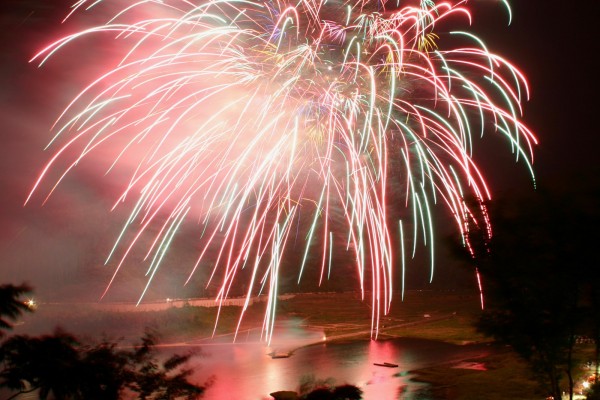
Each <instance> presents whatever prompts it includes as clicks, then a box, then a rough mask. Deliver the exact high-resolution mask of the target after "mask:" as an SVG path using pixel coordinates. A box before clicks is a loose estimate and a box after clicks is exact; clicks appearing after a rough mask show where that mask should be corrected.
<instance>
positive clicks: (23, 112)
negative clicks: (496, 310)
mask: <svg viewBox="0 0 600 400" xmlns="http://www.w3.org/2000/svg"><path fill="white" fill-rule="evenodd" d="M48 3H52V5H49V4H48ZM59 3H61V2H60V1H57V2H49V1H46V0H38V1H36V0H29V1H27V0H4V1H2V3H1V5H0V24H1V27H0V31H1V34H0V35H1V36H0V37H1V39H0V47H1V51H0V88H1V91H0V102H1V107H0V124H1V129H0V135H1V136H0V143H1V147H0V152H1V153H0V190H1V193H2V196H1V197H0V221H1V224H0V283H4V282H11V283H20V282H22V281H27V282H29V283H30V284H32V285H33V286H34V287H35V288H36V292H37V293H38V294H39V295H41V296H46V297H47V298H50V297H52V298H54V299H72V298H80V299H85V300H95V299H98V296H99V295H100V293H101V291H102V290H103V289H104V285H105V283H106V279H107V278H108V277H109V275H110V272H111V271H106V270H103V269H102V268H100V267H99V265H100V263H101V260H102V258H103V257H104V255H105V253H106V252H107V250H108V248H109V246H110V245H111V244H112V240H113V238H114V234H115V232H116V229H118V228H119V226H120V223H121V221H122V218H123V216H119V215H118V214H119V211H117V212H113V213H109V212H108V208H110V206H111V205H112V198H111V197H110V196H111V194H114V193H115V187H116V186H117V185H118V182H117V181H116V180H113V179H112V178H109V179H102V180H101V181H102V184H98V183H97V181H98V180H97V179H94V178H93V177H91V172H90V171H91V170H92V166H91V165H89V164H87V165H86V164H85V163H82V166H81V168H78V169H77V170H76V171H74V172H73V174H72V175H70V177H69V179H67V180H66V181H65V183H64V185H62V186H61V187H60V188H59V190H58V192H57V193H56V194H55V195H53V197H52V198H51V200H50V201H49V202H48V203H47V204H46V205H44V206H43V207H42V205H41V204H42V202H43V196H42V195H37V196H36V198H35V199H34V201H32V202H31V204H28V205H27V206H26V207H23V202H24V201H25V198H26V197H27V194H28V191H29V189H30V188H31V186H32V185H33V183H34V182H35V178H36V176H37V174H38V173H39V172H40V170H41V168H42V167H43V165H44V164H45V162H46V161H47V159H48V157H49V154H50V153H49V152H44V151H43V148H44V147H45V145H46V144H47V143H48V141H49V139H50V137H51V135H50V127H51V125H52V122H53V121H54V119H55V118H56V117H57V116H58V115H59V113H60V112H61V111H62V109H63V108H64V107H65V105H66V104H67V100H68V99H70V98H71V97H72V96H73V94H75V93H76V92H77V90H78V89H79V86H78V85H80V84H81V83H82V82H80V81H79V76H80V75H78V71H77V67H78V66H79V64H81V65H82V68H93V67H89V66H87V67H86V66H84V65H85V61H86V60H88V59H91V57H93V55H94V54H93V53H94V48H93V46H92V47H90V48H89V49H88V52H87V53H85V54H78V55H74V54H71V55H70V57H71V58H70V59H65V58H62V59H61V57H57V58H55V59H54V62H52V63H51V66H49V67H47V68H42V69H37V67H35V66H34V65H31V64H29V63H28V59H29V58H30V57H31V56H32V55H33V54H34V53H35V52H36V51H37V50H39V49H41V48H42V47H43V46H44V45H46V44H47V43H48V42H50V40H51V39H52V38H53V37H55V36H56V35H57V34H59V33H60V32H62V31H63V30H68V29H69V28H68V27H61V26H60V23H59V22H60V18H61V17H62V16H64V15H65V13H66V11H67V10H68V7H67V6H68V4H69V1H66V2H63V3H64V6H65V7H63V6H62V5H61V4H59ZM511 5H512V8H513V17H514V20H513V24H512V25H511V26H509V27H508V26H506V21H507V16H506V12H505V10H504V8H503V7H502V6H500V5H499V4H498V2H496V1H494V0H472V1H471V2H470V8H471V9H472V10H473V12H474V21H475V22H476V24H475V26H474V27H473V29H472V32H476V33H477V34H478V35H479V36H480V37H481V38H483V39H484V41H485V42H486V44H487V46H488V48H490V49H491V50H492V51H493V52H496V53H499V54H501V55H503V56H505V57H506V58H508V59H510V60H511V61H512V62H513V63H515V64H516V65H517V66H519V67H520V68H521V70H522V71H523V72H524V73H525V75H526V76H527V77H528V80H529V83H530V88H531V92H532V96H531V100H530V101H529V102H528V103H526V104H525V117H524V120H525V122H526V123H527V124H528V126H529V127H530V128H532V129H533V131H534V132H535V133H536V135H537V137H538V139H539V141H540V145H539V146H538V148H537V149H536V152H535V161H534V168H535V171H536V174H537V181H538V185H540V186H550V187H561V188H563V189H565V190H567V191H568V190H569V185H570V184H571V182H573V179H588V180H590V184H591V185H597V184H598V182H599V181H598V176H597V175H595V174H594V173H593V171H598V168H597V166H598V161H597V159H598V157H597V155H596V153H597V151H598V145H599V144H600V141H599V139H598V136H599V132H598V128H597V126H598V124H597V122H596V121H597V120H596V118H598V116H597V115H596V114H598V112H599V110H600V108H599V107H598V101H597V98H598V93H597V89H598V79H597V77H598V72H597V71H598V63H597V61H592V60H593V59H594V58H595V53H596V52H597V50H598V42H597V36H598V35H597V25H598V22H597V21H596V20H594V18H597V16H598V15H599V14H598V12H599V11H600V10H599V3H598V2H597V0H584V1H577V2H565V1H557V0H512V1H511ZM75 57H77V59H76V58H75ZM74 60H75V61H74ZM478 161H479V163H480V165H482V169H483V170H484V171H485V172H486V174H487V177H488V180H489V182H490V184H491V187H492V190H493V193H492V194H493V196H495V197H502V196H515V195H518V194H523V193H528V192H531V191H533V190H534V189H533V184H532V182H531V180H530V179H529V176H528V172H527V169H526V167H525V166H524V165H523V164H515V163H514V157H513V156H512V155H511V154H510V151H509V146H508V144H507V143H505V142H501V141H494V140H484V142H483V145H482V147H481V153H480V155H479V156H478ZM574 190H575V189H574ZM574 195H576V193H574ZM441 230H442V231H443V233H444V234H445V230H444V229H443V223H442V229H441ZM180 246H181V251H179V252H178V253H177V255H174V256H173V257H177V260H175V261H180V262H182V263H185V262H188V261H190V260H193V257H194V254H195V253H193V254H192V252H191V251H189V249H190V248H191V249H192V250H193V249H194V245H193V243H187V242H186V241H185V240H183V242H182V243H181V244H180ZM186 248H188V250H185V249H186ZM188 253H189V254H188ZM438 269H441V270H442V272H440V273H441V275H442V276H444V260H440V259H439V258H438ZM446 273H447V271H446ZM130 278H131V280H132V282H133V283H131V282H128V283H127V284H125V283H124V284H123V285H119V284H117V285H116V286H115V287H114V290H113V292H111V293H112V296H113V298H114V299H120V298H127V294H128V292H129V291H135V292H136V293H139V289H140V287H141V285H142V284H143V282H141V281H139V280H138V278H137V277H130ZM434 279H435V278H434ZM125 280H126V279H125V278H124V281H125ZM166 284H167V285H172V289H170V290H173V291H174V293H179V294H181V295H186V294H189V295H193V293H185V291H184V290H183V289H180V282H179V281H178V280H177V279H175V278H174V279H172V280H171V281H169V280H168V279H167V282H166Z"/></svg>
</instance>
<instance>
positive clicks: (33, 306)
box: [25, 299, 37, 310]
mask: <svg viewBox="0 0 600 400" xmlns="http://www.w3.org/2000/svg"><path fill="white" fill-rule="evenodd" d="M25 305H26V306H27V308H29V309H30V310H35V309H37V303H36V302H35V300H33V299H29V300H27V301H26V302H25Z"/></svg>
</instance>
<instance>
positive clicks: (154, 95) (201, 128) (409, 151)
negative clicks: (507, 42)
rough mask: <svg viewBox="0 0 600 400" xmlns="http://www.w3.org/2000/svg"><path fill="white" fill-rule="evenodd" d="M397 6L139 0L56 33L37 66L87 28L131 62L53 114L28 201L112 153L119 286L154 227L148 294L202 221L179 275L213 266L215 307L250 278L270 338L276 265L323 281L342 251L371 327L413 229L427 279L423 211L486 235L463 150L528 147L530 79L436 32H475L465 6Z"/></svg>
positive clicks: (479, 189) (460, 38)
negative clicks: (173, 248) (46, 155)
mask: <svg viewBox="0 0 600 400" xmlns="http://www.w3.org/2000/svg"><path fill="white" fill-rule="evenodd" d="M399 3H400V4H399V5H398V4H396V3H394V4H393V5H392V3H391V2H390V3H388V2H386V1H381V0H380V1H378V2H375V1H367V0H363V1H356V2H349V1H346V2H342V1H338V0H329V1H326V0H301V1H297V2H292V1H289V0H273V1H247V0H216V1H197V2H196V1H194V0H162V1H160V0H143V1H139V2H135V3H131V4H130V5H128V6H127V7H125V8H121V9H118V11H117V12H115V13H114V14H112V16H111V17H110V18H109V19H108V20H107V21H106V23H104V24H101V25H99V26H94V27H92V28H89V29H87V30H83V31H79V32H77V33H74V34H72V35H69V36H65V37H63V38H62V39H60V40H58V41H55V42H54V43H52V44H50V45H49V46H48V47H46V48H45V49H43V50H42V51H41V52H39V53H38V54H37V55H36V56H35V57H33V59H32V61H35V62H37V63H39V65H42V64H44V63H45V62H46V61H48V59H50V58H52V57H56V56H58V54H59V53H60V52H61V51H62V50H63V48H65V47H68V46H71V45H72V44H73V43H77V42H81V41H84V43H85V41H86V40H88V39H89V38H90V37H92V36H96V35H111V37H112V39H114V44H113V46H114V47H115V48H117V49H121V50H123V52H122V55H121V57H120V59H119V61H118V63H116V64H115V65H111V66H110V67H108V68H107V69H106V70H105V72H104V73H103V74H101V75H100V76H98V77H96V78H95V79H94V80H92V81H91V82H90V83H89V85H88V86H87V87H86V88H85V89H84V90H82V91H81V93H80V94H79V95H78V96H76V97H75V98H74V99H73V100H72V101H71V103H70V104H69V105H68V106H67V107H66V109H65V111H64V112H63V113H62V114H61V115H60V117H59V118H58V120H57V122H56V125H55V130H56V135H55V138H54V140H53V141H52V143H51V144H52V145H53V146H57V150H56V151H55V153H54V154H55V155H54V156H53V157H52V158H51V159H50V161H49V162H48V164H47V165H46V167H45V168H44V170H43V171H42V173H41V174H40V177H39V179H38V180H37V182H36V183H35V185H34V187H33V190H32V194H33V192H34V191H36V190H39V186H40V185H41V182H43V181H45V180H44V178H45V177H46V175H47V174H48V173H49V171H50V170H52V169H56V168H57V164H58V163H59V160H60V162H66V163H67V165H68V166H67V168H65V169H64V173H63V174H62V176H61V177H60V178H59V179H58V180H57V182H56V184H55V185H54V186H53V187H52V188H51V189H50V190H49V191H48V192H49V194H48V196H49V195H50V194H51V193H52V192H53V191H54V190H55V189H56V187H57V186H58V184H59V183H60V182H61V181H62V180H63V178H64V177H65V176H66V175H67V173H68V172H69V171H70V170H71V169H72V168H74V167H75V166H76V165H77V163H78V162H79V161H80V160H82V159H83V158H84V157H86V155H87V154H89V153H91V152H95V151H99V149H108V151H109V152H112V155H113V156H112V161H111V165H110V167H109V168H108V170H109V172H110V171H111V169H112V168H117V167H118V166H120V165H126V166H127V167H131V166H132V165H133V166H134V167H131V168H130V170H129V179H128V181H126V182H124V185H123V191H122V194H121V196H120V197H119V198H118V200H117V201H116V203H115V207H116V206H117V205H118V204H119V203H121V202H123V201H124V200H125V198H129V197H133V198H135V199H137V200H136V203H135V205H133V207H132V210H131V214H130V217H129V218H128V220H127V221H126V222H125V224H124V227H123V230H122V233H121V235H120V236H119V237H118V238H117V240H116V244H115V246H114V248H113V249H112V251H111V252H110V256H109V259H108V260H107V262H112V261H111V260H113V259H115V261H114V262H112V265H114V266H115V271H114V275H116V274H117V273H118V272H119V270H120V269H121V268H122V267H123V266H124V265H125V264H126V261H127V259H128V256H129V255H130V254H131V252H132V251H133V249H134V248H136V247H137V246H140V245H141V243H142V242H144V241H142V239H141V238H142V237H147V236H148V235H150V236H152V240H151V244H150V245H149V246H148V247H149V248H148V249H147V250H145V251H146V252H147V256H146V257H147V260H148V271H147V275H148V285H150V283H151V282H152V278H153V276H154V275H155V274H156V272H157V270H158V269H159V267H160V266H161V261H162V260H163V258H164V256H165V254H166V253H167V252H168V250H169V246H170V244H171V243H172V241H173V239H174V237H175V235H176V233H177V232H178V230H180V228H181V226H182V225H183V224H184V223H187V222H188V221H192V220H193V221H197V226H198V227H199V229H198V232H199V233H198V236H199V238H198V242H199V243H200V250H199V253H198V257H197V262H196V263H195V265H193V266H191V268H190V274H189V278H188V281H189V279H191V278H192V277H193V276H194V273H195V271H197V270H198V269H199V268H207V267H208V266H209V265H210V268H211V273H210V279H209V283H210V281H213V280H220V287H221V289H220V291H219V293H218V295H217V300H220V301H222V300H224V299H226V298H227V297H228V295H229V293H230V292H231V288H232V285H233V284H234V282H235V281H236V277H237V276H238V275H239V272H240V271H241V270H242V269H248V270H250V271H251V274H249V275H250V278H249V282H247V288H248V289H247V294H246V299H247V302H246V307H247V305H248V304H249V301H250V299H251V297H252V296H254V295H255V294H256V293H258V292H265V293H267V294H268V298H269V302H268V304H269V307H268V311H267V313H266V315H265V321H264V331H265V333H266V335H267V337H268V338H270V336H271V334H272V328H273V322H274V317H275V311H274V310H275V303H276V297H277V293H278V279H279V276H280V267H281V265H282V261H283V260H284V258H285V257H286V255H287V254H289V253H291V252H294V253H298V252H299V253H300V255H301V256H300V257H299V260H300V262H299V267H298V271H299V273H298V279H300V277H301V276H302V274H303V271H304V270H305V268H307V267H308V266H310V267H313V266H314V264H317V268H320V279H328V278H329V276H330V274H331V273H332V264H333V261H332V254H333V249H334V248H336V249H339V248H343V249H345V250H346V251H347V252H348V254H349V255H350V256H351V258H352V259H353V260H354V262H355V265H356V272H357V274H358V276H359V278H360V279H359V282H360V286H361V287H360V289H361V291H362V293H363V296H365V294H366V293H370V295H371V297H372V298H371V300H372V305H373V307H372V309H373V314H372V331H373V332H374V334H375V335H376V333H377V331H378V324H379V318H380V315H382V314H385V313H387V312H388V310H389V306H390V302H391V299H392V289H393V288H392V277H393V276H394V274H395V270H396V269H399V268H401V270H402V272H401V275H402V278H403V277H404V265H405V253H406V257H409V256H410V253H411V249H409V248H406V249H405V242H407V243H408V240H405V237H409V236H410V237H411V238H412V239H411V240H410V242H412V253H413V255H414V252H415V251H416V246H417V243H422V244H424V245H426V246H428V247H429V249H430V254H431V274H433V265H434V257H433V254H434V249H433V242H434V240H433V237H434V227H433V221H432V217H431V212H430V210H431V207H432V206H433V205H434V203H441V204H443V205H445V206H446V208H447V209H448V211H449V212H450V213H451V215H452V216H453V218H454V220H455V221H456V226H457V228H458V230H459V231H460V234H461V235H462V236H463V237H468V235H467V233H468V232H467V230H468V229H469V226H471V224H472V223H473V222H474V220H476V219H480V220H481V221H475V222H477V223H478V224H483V225H484V226H487V230H488V233H489V234H491V229H490V228H489V221H488V220H487V217H486V213H485V209H483V208H482V207H483V206H482V205H481V204H483V202H484V201H485V200H487V199H489V198H490V192H489V189H488V187H487V186H486V182H485V180H484V176H483V174H482V172H481V171H480V170H479V169H478V167H477V165H476V164H475V163H474V161H473V154H472V152H473V140H474V139H475V138H476V137H477V136H482V135H483V134H484V133H488V134H495V135H501V136H503V137H504V138H506V140H507V141H508V142H509V143H510V144H511V146H512V149H513V151H514V153H515V154H516V156H517V158H519V159H522V160H524V161H525V163H526V164H527V165H528V166H529V168H530V169H531V165H530V161H531V154H532V147H533V145H534V144H535V143H536V139H535V137H534V136H533V134H532V133H531V132H530V130H529V129H528V128H527V127H526V126H525V125H524V124H523V122H522V121H521V112H522V110H521V104H522V101H523V100H524V99H525V98H526V97H527V96H528V88H527V82H526V80H525V78H524V76H523V74H522V73H521V72H520V71H519V70H518V69H517V68H516V67H514V66H513V65H512V64H511V63H510V62H509V61H507V60H505V59H504V58H502V57H500V56H498V55H495V54H493V53H491V52H489V51H488V49H487V48H486V46H485V44H484V43H483V42H482V41H481V40H480V39H478V38H477V37H476V36H474V35H473V34H471V33H470V32H467V31H457V32H447V31H443V30H442V29H446V28H445V27H446V26H448V25H450V24H456V23H458V24H462V25H465V26H468V25H469V23H470V20H471V14H470V10H469V8H468V7H467V1H446V2H436V1H433V0H421V1H420V2H414V3H415V4H412V5H405V2H403V1H400V2H399ZM505 4H506V3H505ZM103 7H106V8H109V9H112V10H114V8H113V7H114V4H110V3H109V2H108V1H102V0H96V1H91V0H80V1H78V2H77V3H76V4H75V5H74V6H73V7H72V10H71V13H70V14H69V15H68V17H69V18H74V17H75V15H79V14H80V13H84V12H90V11H91V12H98V11H96V10H97V9H99V8H103ZM30 197H31V195H30ZM465 198H475V199H477V200H479V205H478V206H477V207H478V208H479V209H477V210H473V209H471V208H470V206H469V205H468V204H467V202H465ZM29 200H30V199H29V198H28V199H27V201H29ZM469 204H470V203H469ZM398 210H400V211H398ZM475 215H483V217H481V218H475ZM403 222H404V223H403ZM403 226H404V227H405V228H406V227H410V228H409V229H407V230H406V232H405V231H404V230H403ZM396 238H399V239H400V241H401V243H400V245H398V243H397V241H396ZM298 239H301V240H298ZM297 242H301V243H302V245H301V246H302V248H301V250H300V251H298V244H297ZM144 243H145V242H144ZM466 246H469V244H468V243H466ZM315 254H316V255H318V257H314V256H313V255H315ZM315 259H318V261H315ZM114 275H113V279H114ZM111 283H112V281H111ZM108 287H110V283H109V285H108ZM108 287H107V290H108ZM403 287H404V285H403ZM147 288H148V286H146V289H147ZM144 293H145V291H144ZM144 293H142V294H141V297H140V301H141V299H142V297H143V296H144ZM246 307H244V308H243V310H245V309H246ZM242 316H243V311H242V313H241V315H240V320H241V318H242Z"/></svg>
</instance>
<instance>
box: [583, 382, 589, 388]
mask: <svg viewBox="0 0 600 400" xmlns="http://www.w3.org/2000/svg"><path fill="white" fill-rule="evenodd" d="M583 387H584V389H589V387H590V383H589V382H588V381H584V382H583Z"/></svg>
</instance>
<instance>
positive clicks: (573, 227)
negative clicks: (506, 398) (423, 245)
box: [465, 189, 600, 398]
mask: <svg viewBox="0 0 600 400" xmlns="http://www.w3.org/2000/svg"><path fill="white" fill-rule="evenodd" d="M576 192H577V196H575V197H574V196H572V195H571V194H570V193H566V194H562V193H557V192H549V191H544V190H539V191H538V192H537V193H536V194H535V195H534V196H533V197H532V198H527V199H525V200H523V199H519V200H517V201H511V202H506V201H505V202H499V203H496V205H495V206H494V207H493V208H492V209H491V210H490V214H491V219H492V221H493V227H494V232H493V236H492V237H491V239H489V240H488V239H485V238H484V239H481V236H482V234H483V232H481V231H480V230H478V229H476V228H474V229H471V233H470V234H471V235H472V237H469V239H471V240H470V243H474V244H475V246H473V248H474V250H475V257H474V258H473V257H471V256H470V255H467V257H468V258H469V259H470V261H471V263H472V264H473V265H474V266H476V267H477V268H478V270H479V272H480V273H481V276H482V278H483V279H482V280H483V288H484V293H485V299H486V308H485V310H484V312H483V314H482V317H481V319H480V321H479V324H478V328H479V329H480V330H481V331H482V332H483V333H486V334H488V335H491V336H493V337H494V338H496V339H497V340H499V341H502V342H504V343H507V344H509V345H511V346H512V348H513V349H514V350H515V351H516V352H517V353H518V354H519V355H520V356H521V357H523V358H524V359H525V360H527V361H528V362H529V364H530V366H531V367H532V370H533V371H534V372H535V373H536V374H537V376H538V378H539V380H540V382H542V383H545V386H547V389H548V391H549V393H550V394H551V395H552V396H553V397H554V398H561V392H562V390H561V385H560V381H561V378H563V377H564V375H565V374H566V377H567V379H568V386H569V392H570V393H571V394H572V389H573V379H572V375H571V371H572V367H573V348H574V345H575V338H576V336H577V335H581V334H592V333H593V332H596V333H595V334H596V335H597V334H598V333H597V331H598V330H599V329H598V328H599V327H600V316H599V313H600V309H599V308H598V307H599V306H600V301H598V300H599V299H598V292H599V291H600V279H599V278H600V275H599V272H598V271H597V268H595V263H594V260H595V259H596V257H597V256H596V252H597V250H596V248H597V243H596V240H597V238H596V235H594V234H590V233H589V230H588V229H586V226H588V225H589V226H596V224H597V223H598V210H600V207H598V199H599V198H598V197H597V191H596V190H594V189H590V190H589V191H588V192H587V193H585V191H584V190H580V191H576ZM465 253H466V252H465ZM586 321H587V322H586ZM584 322H586V323H584ZM597 344H598V342H597ZM597 354H598V352H597Z"/></svg>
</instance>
